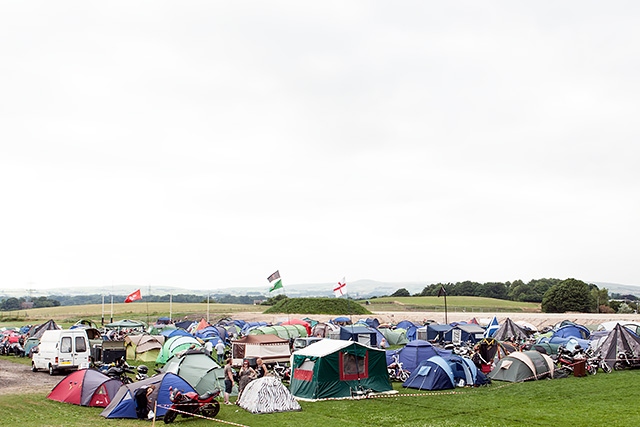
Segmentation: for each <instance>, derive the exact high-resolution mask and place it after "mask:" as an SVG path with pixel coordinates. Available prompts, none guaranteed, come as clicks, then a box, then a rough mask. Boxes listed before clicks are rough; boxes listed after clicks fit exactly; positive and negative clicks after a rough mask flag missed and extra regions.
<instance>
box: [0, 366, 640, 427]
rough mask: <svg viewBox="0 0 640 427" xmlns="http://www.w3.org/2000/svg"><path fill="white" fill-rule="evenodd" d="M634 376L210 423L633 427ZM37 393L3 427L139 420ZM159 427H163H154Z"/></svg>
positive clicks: (228, 411) (8, 399)
mask: <svg viewBox="0 0 640 427" xmlns="http://www.w3.org/2000/svg"><path fill="white" fill-rule="evenodd" d="M639 383H640V370H637V371H621V372H613V373H611V374H608V375H607V374H603V373H602V372H600V373H598V375H596V376H588V377H584V378H574V377H569V378H565V379H558V380H542V381H534V382H527V383H519V384H510V383H500V382H494V383H493V384H492V385H490V386H488V387H480V388H476V389H457V390H456V391H455V393H451V392H436V393H421V392H417V391H415V390H412V389H403V388H402V387H401V386H400V385H399V384H398V383H395V384H394V387H395V388H396V389H398V390H399V391H400V393H402V394H411V395H413V396H402V395H399V396H393V397H387V398H379V399H366V400H358V401H352V400H340V401H325V402H315V403H309V402H301V405H302V411H300V412H287V413H279V414H266V415H253V414H250V413H248V412H246V411H244V410H243V409H240V408H238V407H237V406H225V405H223V406H222V409H221V411H220V414H218V416H217V417H216V418H218V419H220V420H224V421H230V422H234V423H239V424H242V425H246V426H250V427H270V426H281V427H288V426H292V427H316V426H327V427H329V426H346V427H362V426H374V427H375V426H381V427H382V426H409V427H413V426H415V427H418V426H443V427H453V426H465V427H466V426H469V427H470V426H474V427H478V426H488V427H489V426H490V427H500V426H541V427H542V426H549V425H558V424H560V423H562V424H568V425H570V426H571V427H582V426H585V427H586V426H594V427H597V426H608V427H616V426H634V425H637V424H638V415H637V409H636V405H637V398H636V395H637V394H636V389H637V384H639ZM48 391H49V390H46V391H43V392H42V393H38V394H26V395H0V413H1V414H2V425H19V426H21V427H28V426H38V427H39V426H71V427H73V426H95V427H100V426H114V425H118V426H124V427H127V426H140V425H142V424H141V423H142V422H141V421H137V420H105V419H103V418H102V417H100V412H101V409H99V408H86V407H80V406H75V405H68V404H62V403H58V402H53V401H50V400H47V399H46V394H47V392H48ZM176 423H178V424H176V425H182V426H192V427H197V426H211V425H214V424H213V423H212V422H211V421H207V420H199V419H183V418H178V419H177V420H176ZM159 425H163V424H162V422H161V421H160V422H159Z"/></svg>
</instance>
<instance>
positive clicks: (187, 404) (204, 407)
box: [163, 387, 220, 424]
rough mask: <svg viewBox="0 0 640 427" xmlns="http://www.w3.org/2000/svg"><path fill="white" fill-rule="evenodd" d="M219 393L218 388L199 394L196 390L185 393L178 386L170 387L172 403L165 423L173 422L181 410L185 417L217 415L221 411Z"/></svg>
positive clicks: (210, 416)
mask: <svg viewBox="0 0 640 427" xmlns="http://www.w3.org/2000/svg"><path fill="white" fill-rule="evenodd" d="M219 395H220V390H218V389H216V390H214V391H210V392H207V393H204V394H202V395H199V394H198V393H196V392H195V391H190V392H187V393H183V392H182V391H181V390H179V389H177V388H173V387H169V400H170V401H171V402H172V405H171V407H170V408H169V409H168V410H167V413H166V414H164V418H163V420H164V423H165V424H170V423H172V422H173V421H174V420H175V419H176V417H177V416H178V412H177V411H180V413H181V414H182V416H183V417H190V416H193V415H200V416H203V417H207V418H213V417H215V416H216V415H218V412H220V402H218V401H217V400H216V398H217V397H218V396H219Z"/></svg>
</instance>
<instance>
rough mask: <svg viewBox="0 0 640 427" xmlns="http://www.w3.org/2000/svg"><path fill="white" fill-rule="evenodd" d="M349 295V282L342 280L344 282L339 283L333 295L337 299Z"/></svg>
mask: <svg viewBox="0 0 640 427" xmlns="http://www.w3.org/2000/svg"><path fill="white" fill-rule="evenodd" d="M346 293H347V281H346V280H345V279H344V277H343V278H342V282H340V281H338V285H337V286H336V287H335V288H333V294H334V295H335V296H336V297H341V296H342V295H344V294H346Z"/></svg>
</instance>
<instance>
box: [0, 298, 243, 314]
mask: <svg viewBox="0 0 640 427" xmlns="http://www.w3.org/2000/svg"><path fill="white" fill-rule="evenodd" d="M111 297H112V296H111V295H107V296H104V303H105V304H111ZM126 297H127V296H126V295H113V302H114V303H121V302H124V299H125V298H126ZM169 300H171V301H172V302H175V303H181V302H185V303H206V302H207V297H203V296H202V295H195V294H176V295H173V296H171V295H169V294H167V295H143V302H144V301H146V302H167V303H168V302H169ZM254 300H255V296H249V295H239V296H236V295H230V294H213V295H211V296H210V297H209V301H210V302H211V303H212V304H213V303H220V304H253V303H254ZM27 302H31V303H33V305H32V306H31V304H28V305H29V306H31V308H44V307H57V306H67V305H85V304H102V302H103V296H102V295H100V294H90V295H50V296H48V297H34V298H30V299H29V298H26V297H20V298H15V297H11V298H4V299H0V311H16V310H23V309H25V303H27Z"/></svg>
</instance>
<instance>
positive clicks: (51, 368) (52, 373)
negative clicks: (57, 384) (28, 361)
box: [49, 365, 56, 375]
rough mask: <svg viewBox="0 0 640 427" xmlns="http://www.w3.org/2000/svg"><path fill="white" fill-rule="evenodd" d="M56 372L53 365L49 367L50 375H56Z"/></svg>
mask: <svg viewBox="0 0 640 427" xmlns="http://www.w3.org/2000/svg"><path fill="white" fill-rule="evenodd" d="M55 374H56V371H55V370H54V369H53V365H49V375H55Z"/></svg>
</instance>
